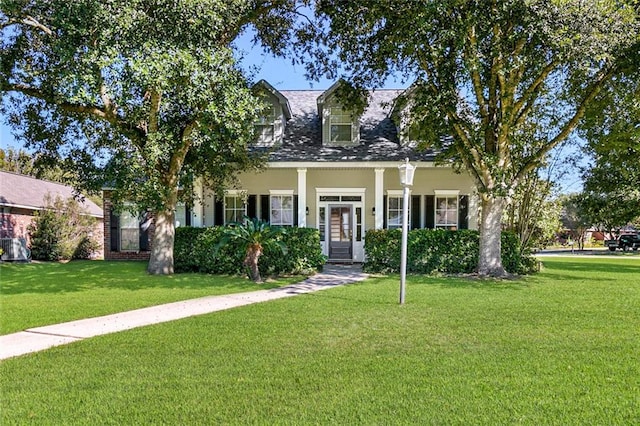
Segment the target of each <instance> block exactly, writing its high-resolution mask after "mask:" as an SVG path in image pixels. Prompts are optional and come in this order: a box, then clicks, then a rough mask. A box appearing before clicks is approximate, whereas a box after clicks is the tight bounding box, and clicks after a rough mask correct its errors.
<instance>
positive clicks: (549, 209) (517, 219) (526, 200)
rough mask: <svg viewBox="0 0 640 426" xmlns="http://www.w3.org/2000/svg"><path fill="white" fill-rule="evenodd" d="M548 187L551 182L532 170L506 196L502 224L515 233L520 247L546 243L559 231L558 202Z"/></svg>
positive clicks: (559, 208)
mask: <svg viewBox="0 0 640 426" xmlns="http://www.w3.org/2000/svg"><path fill="white" fill-rule="evenodd" d="M552 189H553V183H552V182H551V181H550V180H545V179H542V178H541V177H540V171H539V170H534V171H532V172H531V173H529V174H527V175H526V176H525V178H524V179H523V180H521V181H520V183H519V184H518V186H517V187H516V189H515V191H514V194H513V195H512V196H511V197H510V199H509V204H508V205H507V207H506V209H505V212H504V216H503V227H504V228H505V229H507V230H509V231H513V232H515V233H516V234H517V235H518V237H519V239H520V244H521V247H520V250H521V251H525V250H531V249H534V248H544V247H546V245H547V244H549V242H551V241H553V240H554V238H555V236H556V235H557V233H558V231H560V229H561V227H562V224H561V222H560V214H561V209H562V205H561V203H560V202H558V201H557V200H552V199H551V192H552Z"/></svg>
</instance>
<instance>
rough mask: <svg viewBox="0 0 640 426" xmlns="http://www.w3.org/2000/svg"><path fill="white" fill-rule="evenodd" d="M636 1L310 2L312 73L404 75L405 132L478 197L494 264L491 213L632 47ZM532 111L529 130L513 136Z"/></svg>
mask: <svg viewBox="0 0 640 426" xmlns="http://www.w3.org/2000/svg"><path fill="white" fill-rule="evenodd" d="M638 14H639V12H638V4H637V1H633V0H629V1H571V0H565V1H549V0H531V1H519V0H480V1H475V2H460V1H457V0H442V1H425V2H418V1H412V0H405V1H400V0H398V1H394V2H388V1H365V2H344V1H340V0H324V1H319V2H317V5H316V21H315V22H314V24H313V30H312V31H310V33H309V40H313V45H314V46H316V47H315V48H314V49H313V50H312V51H313V53H314V54H315V56H316V59H315V60H314V61H311V62H309V63H308V65H307V68H308V71H309V74H310V75H312V76H316V77H318V76H321V75H327V74H328V75H330V76H334V77H335V76H336V75H337V74H341V75H342V76H344V77H345V78H346V79H347V80H349V81H351V82H352V83H353V84H354V85H356V86H357V87H376V86H380V85H381V84H383V83H384V81H385V79H387V78H388V77H389V76H390V75H393V74H398V73H401V74H402V75H404V77H405V78H406V79H415V81H416V83H415V84H414V85H413V88H412V90H411V101H410V102H409V103H408V105H410V106H411V111H410V114H409V117H410V120H411V122H412V127H413V134H418V135H419V136H420V140H421V141H422V142H423V145H425V146H430V147H432V148H437V149H439V150H441V153H442V154H441V159H443V160H447V161H452V162H454V164H456V165H458V166H460V167H461V168H464V169H465V170H466V172H467V173H469V174H470V175H471V177H472V178H473V181H474V182H475V188H476V190H477V192H478V194H479V196H480V198H481V203H480V205H481V222H480V256H479V262H478V265H479V266H478V272H479V273H480V274H481V275H490V276H502V275H504V274H505V271H504V268H503V267H502V262H501V256H500V250H501V247H500V230H501V218H502V216H503V209H504V206H505V203H506V201H507V200H508V198H509V197H511V196H512V193H513V191H514V189H515V188H516V187H517V185H518V183H519V182H520V181H521V180H522V179H524V178H525V177H526V176H527V174H528V173H529V172H531V171H532V170H534V169H535V168H536V167H537V165H538V164H539V162H540V161H541V160H542V159H543V158H544V157H545V155H546V154H547V153H548V152H549V151H550V150H552V149H553V148H554V147H557V146H558V145H559V144H561V143H562V142H563V141H565V140H566V138H567V137H568V136H569V135H570V134H571V133H572V132H573V131H574V130H575V129H576V127H577V126H578V124H579V123H580V121H581V118H583V116H584V114H585V111H586V109H587V107H588V106H589V105H591V104H592V103H593V102H594V99H595V98H596V96H597V95H598V93H599V91H600V90H601V89H602V87H603V86H604V85H605V84H606V83H607V82H608V81H610V80H611V79H612V78H613V77H614V76H616V75H618V74H620V73H621V72H622V71H623V70H624V69H625V68H628V67H629V66H632V64H633V62H634V61H635V60H636V59H635V58H637V57H638V55H639V50H638V46H639V44H638V40H639V37H640V36H639V34H640V21H639V19H638ZM532 118H535V120H536V123H535V124H536V126H537V128H540V129H543V131H542V132H541V133H540V134H537V135H536V137H535V138H534V139H533V140H530V141H527V140H525V139H522V138H515V137H514V135H517V134H518V133H519V132H521V131H522V128H523V127H524V126H529V125H531V124H532V123H531V122H530V120H532Z"/></svg>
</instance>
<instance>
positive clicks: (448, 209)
mask: <svg viewBox="0 0 640 426" xmlns="http://www.w3.org/2000/svg"><path fill="white" fill-rule="evenodd" d="M435 222H436V223H435V225H436V228H444V229H457V228H458V196H457V195H450V196H436V221H435Z"/></svg>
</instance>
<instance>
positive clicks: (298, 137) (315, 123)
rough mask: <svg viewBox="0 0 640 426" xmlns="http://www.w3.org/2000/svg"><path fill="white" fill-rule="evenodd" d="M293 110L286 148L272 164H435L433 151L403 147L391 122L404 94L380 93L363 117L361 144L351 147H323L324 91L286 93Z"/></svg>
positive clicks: (276, 154) (372, 95) (273, 157)
mask: <svg viewBox="0 0 640 426" xmlns="http://www.w3.org/2000/svg"><path fill="white" fill-rule="evenodd" d="M280 93H281V94H282V95H283V96H284V97H285V98H287V99H288V101H289V105H290V106H291V115H292V117H291V119H290V120H288V121H287V124H286V129H285V135H284V140H283V143H282V146H279V147H275V148H273V149H272V151H271V153H270V154H269V161H272V162H276V161H277V162H294V161H317V162H336V161H353V162H355V161H401V160H404V159H405V158H407V157H408V158H409V159H410V160H411V161H433V159H434V153H433V151H424V152H417V151H415V150H414V149H413V148H411V147H406V146H405V147H403V146H401V145H400V144H399V140H398V135H397V131H396V125H395V124H394V123H393V121H392V120H391V118H390V115H391V110H392V108H393V101H394V100H395V98H397V97H398V95H400V94H401V93H402V90H376V91H374V92H371V93H370V97H369V104H368V107H367V108H366V109H365V111H364V113H363V114H362V117H360V144H359V145H358V146H351V147H327V146H323V145H322V123H321V119H320V117H319V116H318V105H317V99H318V97H319V96H320V95H321V94H322V93H323V91H320V90H282V91H281V92H280Z"/></svg>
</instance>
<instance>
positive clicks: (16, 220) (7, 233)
mask: <svg viewBox="0 0 640 426" xmlns="http://www.w3.org/2000/svg"><path fill="white" fill-rule="evenodd" d="M47 196H51V197H53V198H55V197H58V196H59V197H61V198H62V199H65V200H66V199H68V198H72V197H74V190H73V188H72V187H70V186H67V185H63V184H60V183H57V182H50V181H46V180H41V179H36V178H34V177H32V176H26V175H21V174H18V173H12V172H5V171H0V222H1V223H0V238H2V239H7V238H23V239H25V240H26V241H27V245H28V244H29V232H28V227H29V224H31V221H32V220H33V216H34V214H35V212H37V211H40V210H43V209H44V208H45V205H44V204H45V198H46V197H47ZM80 204H81V205H82V207H83V208H84V209H85V210H86V211H87V214H88V215H90V216H93V217H94V218H96V227H95V236H96V240H97V241H102V239H103V237H102V232H103V223H102V222H103V220H102V219H103V217H102V208H100V206H98V205H97V204H96V203H94V202H93V201H91V200H89V199H87V198H84V199H82V200H81V202H80ZM97 256H102V253H97Z"/></svg>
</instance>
